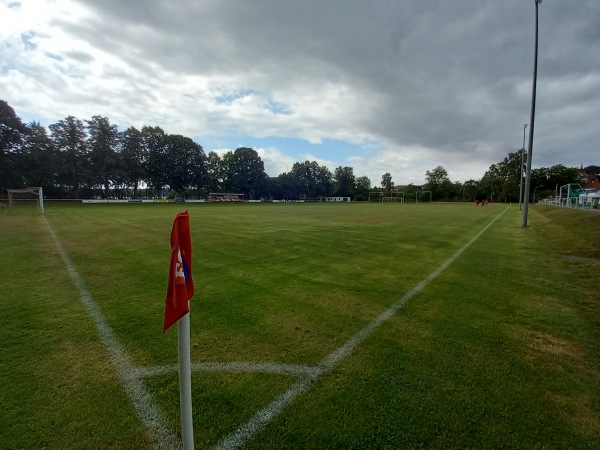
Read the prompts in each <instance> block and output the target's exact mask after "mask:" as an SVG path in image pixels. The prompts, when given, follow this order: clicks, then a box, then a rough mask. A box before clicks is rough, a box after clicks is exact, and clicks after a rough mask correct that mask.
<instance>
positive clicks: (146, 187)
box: [0, 100, 596, 201]
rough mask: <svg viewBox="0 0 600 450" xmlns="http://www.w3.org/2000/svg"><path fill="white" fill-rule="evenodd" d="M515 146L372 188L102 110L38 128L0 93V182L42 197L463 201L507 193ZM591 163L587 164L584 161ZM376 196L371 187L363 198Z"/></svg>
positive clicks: (546, 179)
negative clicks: (459, 166)
mask: <svg viewBox="0 0 600 450" xmlns="http://www.w3.org/2000/svg"><path fill="white" fill-rule="evenodd" d="M521 152H522V151H519V152H517V153H509V156H508V157H507V158H505V160H504V161H502V162H500V163H498V164H493V165H492V166H491V167H490V169H489V170H488V171H487V172H486V174H485V175H484V176H483V178H482V179H481V180H479V181H474V180H470V181H468V182H466V183H458V182H455V183H453V182H451V181H450V179H449V178H448V173H447V172H446V170H445V169H444V168H443V167H441V166H439V167H436V168H435V169H433V170H431V171H427V172H426V174H425V175H426V184H425V185H424V186H414V185H408V186H402V187H401V188H400V187H398V186H394V184H393V181H392V176H391V174H389V173H386V174H384V175H383V176H382V180H381V186H380V187H373V186H372V185H371V180H370V179H369V178H368V177H366V176H359V177H357V176H355V175H354V169H353V168H352V167H342V166H340V167H337V168H336V169H335V170H334V171H333V172H331V171H330V170H329V169H328V168H327V167H325V166H321V165H319V164H318V163H317V162H315V161H304V162H296V163H294V165H293V166H292V168H291V170H290V171H289V172H285V173H282V174H279V175H278V176H276V177H269V176H268V175H267V174H266V172H265V169H264V163H263V161H262V160H261V158H260V156H259V154H258V153H257V152H256V151H255V150H254V149H252V148H247V147H241V148H238V149H236V150H235V151H228V152H226V153H224V154H223V155H222V156H220V155H219V154H217V153H215V152H209V153H208V154H206V153H205V152H204V149H203V148H202V146H201V145H200V144H198V143H196V142H194V141H193V140H192V139H190V138H189V137H186V136H182V135H179V134H168V133H166V132H165V131H164V130H163V129H162V128H161V127H159V126H143V127H142V128H141V129H139V130H138V129H137V128H135V127H129V128H127V129H125V130H124V131H119V129H118V127H117V126H116V125H114V124H111V123H110V121H109V119H108V118H106V117H101V116H93V117H92V118H91V119H89V120H80V119H78V118H76V117H73V116H67V117H66V118H64V119H62V120H59V121H58V122H56V123H54V124H51V125H49V126H48V128H46V127H44V126H42V125H41V124H40V123H39V122H35V121H34V122H31V123H29V124H24V123H23V122H22V121H21V119H20V118H19V117H18V116H17V114H16V113H15V111H14V109H13V108H12V107H11V106H10V105H9V104H8V103H7V102H6V101H4V100H0V186H3V187H5V188H14V187H25V186H42V187H43V188H44V193H45V195H46V196H47V197H49V198H73V199H78V198H93V197H101V198H110V197H117V198H124V197H127V198H129V197H131V198H142V197H162V196H170V197H172V196H186V197H196V198H204V197H206V196H207V195H208V194H209V193H213V192H234V193H241V194H244V196H245V198H246V199H271V198H272V199H290V200H297V199H321V198H323V197H327V196H344V197H346V196H348V197H352V198H353V199H354V200H368V199H370V198H371V195H370V194H373V193H381V195H388V196H394V194H395V193H398V190H399V189H401V190H402V192H404V195H405V196H407V197H408V198H409V199H410V198H416V197H415V196H416V195H418V192H419V191H420V190H421V191H424V190H426V191H430V192H431V195H432V198H433V199H434V200H472V199H474V198H477V197H481V198H490V199H492V200H498V201H517V199H518V193H519V177H520V175H519V164H520V155H521ZM590 167H592V168H595V167H596V166H590ZM579 176H580V172H579V171H578V170H576V169H572V168H571V169H569V168H566V167H564V166H554V167H552V168H550V169H535V170H534V171H533V172H532V188H531V189H532V191H534V187H540V190H537V189H536V190H535V191H534V192H535V193H536V194H538V195H542V193H543V192H544V191H547V190H549V189H554V184H555V183H557V184H559V185H560V184H566V183H568V182H577V181H578V179H579ZM373 198H377V200H378V199H379V198H378V197H377V196H375V197H373Z"/></svg>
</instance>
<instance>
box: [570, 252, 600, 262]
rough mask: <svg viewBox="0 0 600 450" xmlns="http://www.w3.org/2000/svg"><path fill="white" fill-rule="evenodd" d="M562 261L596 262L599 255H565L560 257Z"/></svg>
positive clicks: (599, 257)
mask: <svg viewBox="0 0 600 450" xmlns="http://www.w3.org/2000/svg"><path fill="white" fill-rule="evenodd" d="M561 257H562V259H564V260H565V261H578V262H585V261H597V260H599V259H600V253H598V254H591V255H586V256H583V255H573V254H566V255H561Z"/></svg>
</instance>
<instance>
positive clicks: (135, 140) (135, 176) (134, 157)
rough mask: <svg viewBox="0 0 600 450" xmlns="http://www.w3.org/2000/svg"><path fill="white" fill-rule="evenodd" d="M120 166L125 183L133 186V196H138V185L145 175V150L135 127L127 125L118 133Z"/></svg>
mask: <svg viewBox="0 0 600 450" xmlns="http://www.w3.org/2000/svg"><path fill="white" fill-rule="evenodd" d="M120 139H121V153H120V158H121V167H122V170H123V181H124V183H125V185H127V186H129V187H133V197H134V198H137V197H138V187H139V185H140V183H141V182H142V180H143V179H144V178H145V176H146V171H145V170H144V162H145V160H146V152H145V148H144V141H143V138H142V133H141V131H139V130H138V129H137V128H135V127H129V128H127V129H126V130H125V131H123V132H122V133H121V135H120Z"/></svg>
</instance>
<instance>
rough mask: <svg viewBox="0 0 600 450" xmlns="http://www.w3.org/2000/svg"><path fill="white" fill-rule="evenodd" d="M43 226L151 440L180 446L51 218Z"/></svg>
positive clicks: (163, 446)
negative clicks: (61, 240) (59, 238)
mask: <svg viewBox="0 0 600 450" xmlns="http://www.w3.org/2000/svg"><path fill="white" fill-rule="evenodd" d="M43 220H44V222H45V223H46V226H47V227H48V231H49V232H50V235H51V236H52V240H53V241H54V244H55V245H56V248H57V249H58V252H59V253H60V257H61V258H62V261H63V263H64V265H65V267H66V268H67V271H68V272H69V276H70V277H71V281H72V282H73V284H74V285H75V287H76V288H77V291H78V292H79V297H80V299H81V302H82V303H83V305H84V306H85V308H86V309H87V312H88V314H89V315H90V317H91V318H92V321H93V322H94V325H95V326H96V331H97V332H98V335H99V336H100V339H101V340H102V342H103V343H104V346H105V347H106V350H107V351H108V354H109V356H110V359H111V361H112V362H113V364H114V365H115V367H116V369H117V373H118V375H119V378H120V379H121V383H122V384H123V387H124V388H125V392H126V393H127V395H128V397H129V400H130V401H131V403H132V405H133V408H134V409H135V411H136V413H137V415H138V418H139V419H140V421H141V423H142V425H143V426H144V428H145V429H146V431H147V432H148V435H149V437H150V440H151V442H152V444H153V446H154V448H158V449H173V448H179V447H180V442H179V440H178V439H177V437H176V436H175V435H174V434H173V433H172V432H171V430H170V429H169V428H168V427H167V426H166V425H165V420H164V418H163V415H162V413H161V411H160V408H159V407H158V405H157V404H156V403H155V402H154V401H153V400H152V397H151V396H150V393H149V392H148V390H147V389H146V385H145V384H144V382H143V381H142V380H141V379H140V377H139V376H137V373H136V370H135V368H134V367H133V365H132V363H131V361H130V359H129V357H128V355H127V352H126V351H125V348H124V347H123V345H122V344H121V342H120V341H119V339H118V338H117V336H116V335H115V333H114V331H113V329H112V328H111V327H110V325H109V324H108V322H107V321H106V318H105V317H104V314H102V311H101V310H100V308H99V307H98V305H97V304H96V302H94V299H93V298H92V296H91V295H90V293H89V292H88V291H87V289H86V287H85V283H84V281H83V279H82V278H81V276H80V275H79V273H78V272H77V270H76V269H75V266H74V264H73V262H72V261H71V259H70V258H69V255H67V252H66V251H65V249H64V248H63V246H62V245H61V243H60V241H59V240H58V237H57V236H56V234H55V233H54V230H53V229H52V226H51V225H50V222H48V220H47V219H46V217H43Z"/></svg>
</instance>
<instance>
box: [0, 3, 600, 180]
mask: <svg viewBox="0 0 600 450" xmlns="http://www.w3.org/2000/svg"><path fill="white" fill-rule="evenodd" d="M539 13H540V22H539V23H540V41H539V60H538V91H537V94H538V99H537V111H536V121H535V128H534V129H535V138H534V146H533V155H534V156H533V160H532V161H533V162H532V165H533V167H548V166H551V165H554V164H565V165H567V166H577V167H579V166H580V165H581V164H583V165H584V166H587V165H592V164H594V165H600V146H599V141H600V1H599V0H546V1H544V2H543V4H542V5H541V6H540V7H539ZM534 30H535V4H534V0H501V1H482V0H427V1H424V0H370V1H364V0H302V1H290V0H170V1H167V0H161V1H158V0H144V1H141V0H138V1H134V0H131V1H129V0H128V1H125V0H102V1H98V0H81V1H71V0H0V99H3V100H6V101H7V102H8V103H9V104H10V105H11V106H12V107H13V108H14V109H15V111H16V113H17V114H18V115H19V116H20V117H21V119H22V120H23V121H25V122H30V121H32V120H36V121H40V122H41V123H42V124H44V125H48V124H51V123H54V122H56V121H58V120H60V119H63V118H65V117H66V116H68V115H73V116H76V117H78V118H80V119H82V120H83V119H89V118H91V116H93V115H102V116H106V117H108V118H109V119H110V121H111V123H114V124H117V125H118V126H119V128H121V129H125V128H127V127H129V126H135V127H142V126H143V125H159V126H161V127H162V128H163V129H164V130H165V132H167V133H171V134H183V135H185V136H189V137H192V138H193V139H194V140H196V141H197V142H198V143H199V144H201V145H202V147H203V148H204V150H205V151H206V152H207V153H208V152H209V151H212V150H215V151H219V152H220V151H225V150H234V149H236V148H238V147H242V146H244V147H252V148H254V149H255V150H257V151H258V152H259V154H260V155H261V157H262V159H263V161H265V167H266V170H267V173H268V174H269V175H271V176H276V175H278V174H279V173H282V172H287V171H289V170H290V169H291V167H292V164H293V163H294V162H296V161H305V160H311V161H312V160H316V161H317V162H318V163H319V164H321V165H326V166H327V167H328V168H329V169H330V170H332V171H333V170H334V169H335V167H337V166H340V165H341V166H351V167H353V168H354V173H355V175H356V176H363V175H367V176H368V177H369V178H371V181H372V183H373V185H379V184H380V183H381V175H382V174H383V173H385V172H390V173H391V174H392V177H393V180H394V182H395V184H397V185H400V184H408V183H415V184H421V183H423V182H424V179H425V172H426V171H427V170H431V169H433V168H435V167H437V166H438V165H441V166H443V167H444V168H445V169H446V170H447V171H448V173H449V176H450V179H451V180H452V181H461V182H464V181H465V180H468V179H479V178H481V176H482V175H483V174H484V172H485V171H486V170H487V169H488V167H489V166H490V165H491V164H493V163H496V162H499V161H502V159H504V157H505V156H507V154H508V152H513V151H515V150H517V149H518V148H520V147H521V146H522V144H523V125H524V124H526V123H528V122H529V113H530V107H531V85H532V76H533V54H534Z"/></svg>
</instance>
